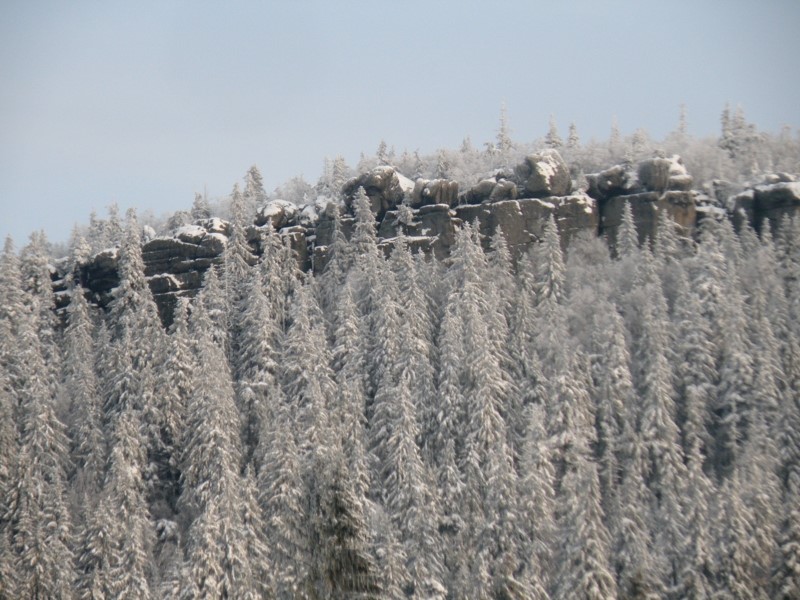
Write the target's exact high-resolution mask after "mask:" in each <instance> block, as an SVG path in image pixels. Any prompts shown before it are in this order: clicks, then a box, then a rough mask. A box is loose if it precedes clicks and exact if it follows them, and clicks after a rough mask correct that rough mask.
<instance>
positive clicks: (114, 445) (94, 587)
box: [78, 408, 154, 599]
mask: <svg viewBox="0 0 800 600" xmlns="http://www.w3.org/2000/svg"><path fill="white" fill-rule="evenodd" d="M143 441H144V439H143V435H142V431H141V421H140V419H139V415H138V413H137V411H136V410H135V409H132V408H126V409H124V410H123V411H122V412H121V413H120V414H119V415H118V416H117V417H116V419H115V423H114V429H113V432H112V435H111V451H110V456H109V460H108V470H107V474H106V480H105V483H104V485H103V490H102V492H101V494H100V500H99V502H98V505H97V509H96V511H94V512H93V513H91V514H90V515H89V516H88V518H87V523H86V526H85V528H84V533H83V536H82V537H83V544H82V552H81V555H80V557H79V566H80V577H79V580H78V585H79V588H80V590H81V595H82V597H86V598H97V597H101V598H131V599H132V598H150V597H151V596H152V590H151V589H150V581H151V578H152V576H153V573H152V569H153V562H152V547H153V541H154V540H153V525H152V521H151V517H150V511H149V508H148V504H147V498H146V490H145V482H144V478H143V467H144V465H145V458H146V451H145V447H144V443H143Z"/></svg>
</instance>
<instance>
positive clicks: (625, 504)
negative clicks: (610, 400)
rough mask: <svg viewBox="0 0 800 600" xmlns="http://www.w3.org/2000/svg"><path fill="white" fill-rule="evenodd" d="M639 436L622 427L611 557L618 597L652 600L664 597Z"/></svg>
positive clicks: (641, 444)
mask: <svg viewBox="0 0 800 600" xmlns="http://www.w3.org/2000/svg"><path fill="white" fill-rule="evenodd" d="M642 441H643V440H642V436H641V435H639V433H638V432H637V431H636V430H635V429H634V428H632V427H628V428H626V431H625V433H624V434H623V436H622V439H621V440H620V444H621V445H624V451H625V457H626V459H627V460H626V462H625V469H624V472H623V474H622V479H621V482H620V485H619V490H618V496H617V498H616V501H617V505H616V509H617V511H618V512H617V514H616V515H614V519H613V520H612V522H611V523H612V531H611V533H612V535H613V540H614V546H613V556H614V566H615V568H616V571H617V581H618V584H617V585H618V588H619V593H620V596H622V597H624V598H642V599H644V598H648V599H653V600H654V599H655V598H661V597H663V596H664V592H665V586H664V585H663V583H662V580H663V578H664V570H665V565H664V561H663V560H659V553H658V551H657V549H656V548H653V545H654V543H655V539H654V533H655V532H654V531H653V528H652V524H651V523H652V522H651V519H650V518H649V515H648V507H649V505H650V498H649V496H650V494H649V490H648V489H647V484H646V481H645V474H646V466H645V461H646V460H647V456H646V449H645V447H644V445H643V443H642Z"/></svg>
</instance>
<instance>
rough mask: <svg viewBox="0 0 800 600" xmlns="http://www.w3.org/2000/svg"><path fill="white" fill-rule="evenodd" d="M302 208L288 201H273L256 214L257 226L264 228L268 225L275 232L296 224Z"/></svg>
mask: <svg viewBox="0 0 800 600" xmlns="http://www.w3.org/2000/svg"><path fill="white" fill-rule="evenodd" d="M299 212H300V208H299V207H298V206H297V205H296V204H293V203H291V202H288V201H287V200H271V201H270V202H267V203H266V204H265V205H264V206H262V207H261V208H259V209H258V212H256V219H255V225H256V227H263V226H264V225H266V224H267V223H269V224H270V225H272V228H273V229H274V230H275V231H280V230H281V228H283V227H286V226H288V225H292V224H294V223H295V221H296V219H297V215H298V213H299Z"/></svg>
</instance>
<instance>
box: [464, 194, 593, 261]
mask: <svg viewBox="0 0 800 600" xmlns="http://www.w3.org/2000/svg"><path fill="white" fill-rule="evenodd" d="M455 214H456V216H457V217H458V218H459V220H461V221H463V222H468V223H474V222H477V224H478V230H479V231H480V233H481V234H482V235H483V236H484V237H483V238H482V239H483V242H484V246H485V247H486V248H488V246H489V240H490V238H491V236H493V235H494V234H495V233H496V232H497V229H498V228H500V229H501V230H502V232H503V234H504V235H505V238H506V242H507V243H508V246H509V249H510V250H511V253H512V255H513V256H514V257H515V258H518V257H519V256H520V255H521V254H522V253H523V252H525V251H526V250H527V249H528V248H529V247H530V246H531V245H532V244H533V243H535V242H538V241H539V240H541V239H542V236H543V234H544V225H545V223H546V222H547V219H548V218H549V217H550V215H551V214H552V215H554V216H555V219H556V223H557V224H558V228H559V232H560V233H561V241H562V244H564V246H565V247H566V245H567V244H569V242H570V240H571V239H572V238H573V237H574V236H575V235H576V234H577V233H579V232H581V231H591V232H596V231H597V228H598V222H599V220H598V219H599V215H598V212H597V203H596V202H595V201H594V199H592V198H591V197H589V196H587V195H586V194H581V193H578V194H574V195H571V196H563V197H549V198H522V199H518V200H503V201H500V202H492V203H486V204H481V205H463V206H459V207H458V208H456V210H455Z"/></svg>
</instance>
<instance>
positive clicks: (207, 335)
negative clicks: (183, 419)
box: [179, 302, 266, 598]
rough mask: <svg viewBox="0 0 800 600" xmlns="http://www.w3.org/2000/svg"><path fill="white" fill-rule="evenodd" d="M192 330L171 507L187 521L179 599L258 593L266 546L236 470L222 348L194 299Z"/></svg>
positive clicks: (236, 444) (233, 417) (235, 433)
mask: <svg viewBox="0 0 800 600" xmlns="http://www.w3.org/2000/svg"><path fill="white" fill-rule="evenodd" d="M191 323H192V328H191V329H192V334H193V337H194V339H195V344H196V345H195V352H196V355H197V361H198V363H199V364H201V365H203V368H202V369H200V370H199V372H198V376H197V378H196V387H195V394H194V395H193V396H192V398H191V401H190V404H189V407H188V414H189V419H188V421H187V424H186V432H187V435H186V439H185V441H184V446H183V448H184V452H183V456H182V463H181V481H182V484H183V489H184V492H183V493H182V494H181V497H180V502H179V506H180V509H181V512H182V514H183V516H184V517H185V518H186V519H187V521H188V531H187V534H186V540H187V541H186V556H187V563H186V566H185V569H184V571H183V573H182V574H181V583H180V589H181V594H182V595H183V596H193V595H195V596H196V595H200V596H206V597H226V596H227V597H241V598H248V597H253V598H256V597H259V595H260V594H261V593H263V587H264V586H265V585H266V579H265V577H261V576H260V575H261V572H260V569H263V568H264V567H265V565H264V564H263V557H264V556H265V554H266V550H265V548H264V547H263V540H261V538H260V532H262V531H263V525H262V524H261V523H260V522H258V519H255V522H254V521H253V520H254V518H255V517H256V516H257V514H258V513H257V512H256V508H255V507H254V506H251V505H250V503H251V502H254V501H255V496H256V495H255V493H254V491H253V490H252V489H251V486H253V482H252V479H251V477H250V476H248V475H247V473H246V472H245V473H244V474H242V471H241V468H242V446H241V440H240V437H239V432H240V424H239V423H240V421H239V414H238V412H237V410H236V405H235V402H234V391H233V385H232V382H231V376H230V370H229V368H228V364H227V362H226V360H225V356H224V355H223V350H222V348H221V347H220V346H219V345H217V344H216V343H215V341H214V339H213V337H212V336H211V330H212V326H211V319H210V317H209V315H208V313H207V311H206V308H205V306H204V304H203V302H199V303H198V302H195V305H194V306H193V312H192V320H191Z"/></svg>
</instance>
